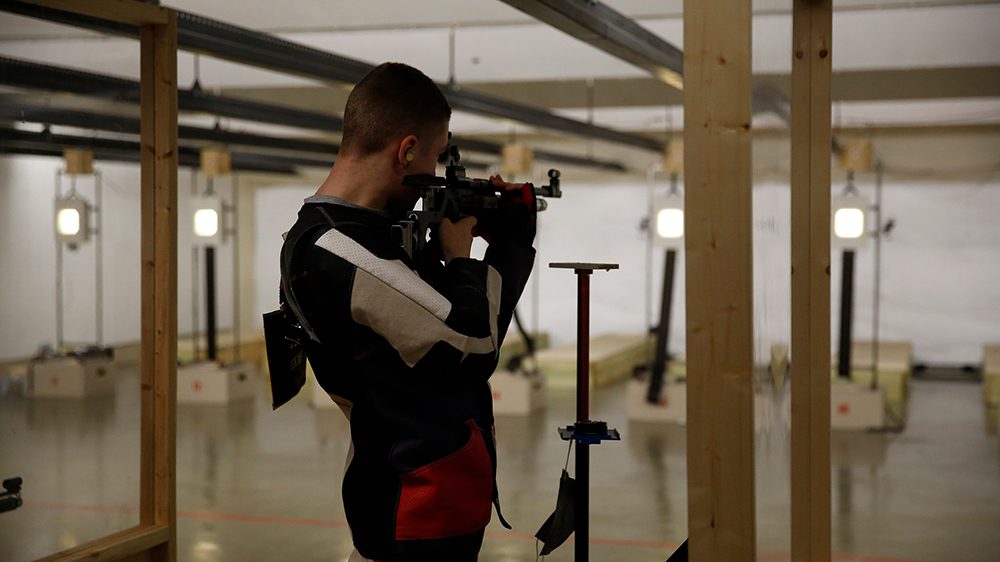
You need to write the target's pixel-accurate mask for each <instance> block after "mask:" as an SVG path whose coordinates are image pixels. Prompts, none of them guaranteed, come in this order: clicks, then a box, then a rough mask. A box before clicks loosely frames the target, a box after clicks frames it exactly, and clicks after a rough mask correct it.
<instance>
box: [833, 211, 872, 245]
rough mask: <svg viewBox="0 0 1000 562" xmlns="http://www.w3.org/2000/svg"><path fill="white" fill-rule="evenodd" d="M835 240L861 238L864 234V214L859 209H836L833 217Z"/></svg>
mask: <svg viewBox="0 0 1000 562" xmlns="http://www.w3.org/2000/svg"><path fill="white" fill-rule="evenodd" d="M833 231H834V234H836V235H837V238H861V237H862V236H864V234H865V212H864V211H862V210H861V209H848V208H845V209H837V212H836V214H834V216H833Z"/></svg>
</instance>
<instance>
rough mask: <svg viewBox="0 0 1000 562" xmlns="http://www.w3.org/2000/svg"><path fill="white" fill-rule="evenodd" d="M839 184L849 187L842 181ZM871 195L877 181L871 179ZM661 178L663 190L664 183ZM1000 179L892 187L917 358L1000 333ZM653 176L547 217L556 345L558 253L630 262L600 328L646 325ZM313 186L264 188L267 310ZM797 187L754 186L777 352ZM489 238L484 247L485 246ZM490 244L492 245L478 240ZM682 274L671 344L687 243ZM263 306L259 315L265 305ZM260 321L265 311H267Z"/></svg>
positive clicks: (655, 266) (888, 333) (901, 295)
mask: <svg viewBox="0 0 1000 562" xmlns="http://www.w3.org/2000/svg"><path fill="white" fill-rule="evenodd" d="M836 187H837V189H839V186H836ZM858 187H859V188H860V189H861V190H862V192H866V193H868V194H869V195H870V194H871V192H872V186H871V185H870V184H866V183H863V182H859V184H858ZM665 188H666V186H665V185H659V186H658V187H657V189H658V190H661V191H662V190H664V189H665ZM998 188H1000V182H995V181H994V182H993V183H990V184H982V185H970V184H968V183H964V184H943V183H917V182H908V183H898V182H896V183H894V182H892V181H888V182H887V183H886V187H885V191H884V208H885V217H886V218H894V219H895V220H896V225H897V226H896V228H895V230H894V231H893V233H892V235H891V237H889V238H888V239H886V240H885V242H884V244H883V251H882V254H883V266H882V272H883V281H882V310H881V337H882V338H883V339H904V340H910V341H912V342H913V343H914V345H915V352H916V355H917V358H918V359H919V360H922V361H928V362H937V363H978V362H979V361H980V359H981V354H982V345H983V344H984V343H986V342H991V341H992V342H996V341H1000V284H998V283H997V279H998V278H1000V219H997V217H996V209H1000V189H998ZM646 189H647V186H646V184H645V183H634V182H633V183H618V184H607V185H572V184H571V183H564V187H563V190H564V196H563V198H562V199H561V200H556V201H553V202H552V203H551V205H550V207H549V210H548V211H546V212H545V213H544V214H543V215H542V218H541V220H540V223H541V224H540V233H539V243H538V248H539V254H538V257H539V262H538V266H537V267H536V269H535V275H537V276H538V282H539V283H540V295H541V298H540V327H541V329H543V330H546V331H549V332H550V333H551V334H552V335H553V339H554V341H555V343H556V344H560V343H570V342H572V341H574V339H575V334H576V312H575V310H576V308H575V307H576V279H575V276H574V275H573V274H572V273H571V272H569V271H566V270H552V269H549V268H548V264H549V263H550V262H558V261H593V262H604V261H608V262H614V263H619V264H620V265H621V269H620V270H618V271H612V272H607V273H605V272H600V273H597V274H595V275H594V277H593V279H592V283H591V291H592V311H591V319H592V328H591V329H592V333H593V334H595V335H596V334H601V333H607V332H639V331H642V330H643V328H644V324H645V318H646V307H647V302H646V290H647V284H646V283H647V274H646V245H645V238H644V234H642V233H641V232H640V231H639V228H638V225H639V222H640V220H641V219H642V217H643V216H644V214H645V212H646V211H645V209H646ZM314 190H315V186H312V185H308V186H307V185H294V184H290V185H287V186H284V187H281V188H274V189H262V190H259V191H258V195H257V207H256V212H257V216H258V228H257V259H256V262H257V264H256V268H257V269H256V271H257V280H258V289H257V303H258V307H259V312H264V311H266V310H271V309H273V308H274V307H275V304H276V302H277V294H276V288H277V286H278V281H277V279H278V272H277V255H278V250H279V248H280V244H281V236H280V235H281V233H282V232H283V231H285V230H287V229H288V227H289V226H291V224H292V223H293V222H294V220H295V213H296V211H297V210H298V208H299V206H300V205H301V202H302V200H303V199H304V198H305V197H308V196H309V195H311V194H312V193H313V192H314ZM789 201H790V193H789V190H788V187H787V185H781V184H777V183H770V184H760V185H758V186H757V187H756V188H755V190H754V206H755V210H754V248H755V249H754V295H755V303H754V330H755V334H756V335H755V354H756V355H757V357H758V359H759V360H762V361H766V360H767V357H768V353H769V349H770V344H771V342H774V341H784V342H787V341H788V340H789V339H790V333H791V327H790V302H789V299H790V286H791V279H790V267H789V261H790V248H789V244H790V237H789V236H790V220H789ZM477 247H478V246H477ZM478 249H479V251H480V252H481V247H478ZM873 256H874V249H873V247H872V246H869V247H868V248H867V249H863V250H860V251H859V252H858V254H857V260H856V268H855V269H856V285H855V295H856V296H855V305H856V321H855V332H854V333H855V337H856V338H860V339H865V338H868V337H870V334H871V318H872V314H871V313H872V306H871V303H872V271H873V262H874V258H873ZM680 257H681V259H680V260H679V262H678V266H679V267H678V269H677V272H676V278H675V290H676V291H677V292H676V293H675V296H674V299H675V300H674V318H673V322H672V327H671V343H670V346H671V350H672V351H674V352H677V351H682V350H683V346H684V328H683V327H684V304H683V303H684V268H683V253H682V254H681V256H680ZM833 257H834V259H833V264H832V270H831V276H832V277H831V293H832V296H831V310H832V312H833V314H832V315H831V316H832V322H831V324H832V327H833V331H832V333H833V338H834V340H833V342H832V344H835V343H836V333H837V332H836V329H837V310H838V308H837V307H838V306H839V293H840V254H839V250H834V253H833ZM662 267H663V250H660V249H656V250H655V251H654V259H653V262H652V276H651V279H652V292H653V298H652V302H651V303H649V304H648V306H649V307H650V309H651V311H652V315H653V318H654V322H655V319H656V315H657V314H658V310H659V293H660V280H661V276H662ZM532 283H534V280H532V281H531V282H529V288H528V290H527V291H526V293H525V296H524V298H523V299H522V304H521V308H520V310H521V311H522V314H523V319H524V320H525V322H526V324H527V325H528V326H529V327H530V326H531V325H532V323H533V322H532V318H533V315H532V309H533V303H534V298H533V290H532ZM258 317H259V314H258ZM258 322H259V319H258Z"/></svg>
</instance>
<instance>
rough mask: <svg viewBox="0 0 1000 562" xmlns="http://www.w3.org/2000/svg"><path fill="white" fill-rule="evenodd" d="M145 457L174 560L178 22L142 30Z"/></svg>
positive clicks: (147, 510) (145, 518) (146, 500)
mask: <svg viewBox="0 0 1000 562" xmlns="http://www.w3.org/2000/svg"><path fill="white" fill-rule="evenodd" d="M140 66H141V74H142V91H141V102H142V143H141V144H142V197H141V207H142V360H141V366H142V452H141V457H142V460H141V463H140V471H141V476H140V494H139V504H140V505H139V513H140V516H139V520H140V524H141V525H142V526H150V525H157V526H161V525H162V526H166V527H167V528H168V529H169V540H168V541H167V542H166V543H165V544H164V545H162V546H160V547H158V548H157V549H155V550H154V551H153V552H152V555H153V560H155V561H157V562H173V560H175V559H176V543H177V509H176V479H175V471H176V461H175V452H176V414H177V19H176V14H175V13H174V12H170V17H169V21H168V23H167V25H156V26H152V25H147V26H143V27H142V31H141V54H140Z"/></svg>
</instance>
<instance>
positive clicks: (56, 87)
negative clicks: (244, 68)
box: [0, 57, 625, 172]
mask: <svg viewBox="0 0 1000 562" xmlns="http://www.w3.org/2000/svg"><path fill="white" fill-rule="evenodd" d="M0 84H3V85H7V86H15V87H18V88H30V89H42V90H51V91H58V92H66V93H71V94H79V95H85V96H91V97H96V98H99V99H106V100H110V101H117V102H127V103H138V101H139V83H138V82H136V81H134V80H127V79H125V78H118V77H116V76H108V75H105V74H97V73H94V72H85V71H81V70H74V69H68V68H62V67H58V66H52V65H47V64H41V63H36V62H30V61H25V60H22V59H15V58H10V57H0ZM177 105H178V109H180V110H182V111H194V112H204V113H209V114H213V115H218V116H221V117H230V118H234V119H244V120H248V121H257V122H261V123H269V124H272V125H283V126H288V127H296V128H302V129H311V130H318V131H325V132H329V133H340V132H342V131H343V120H342V119H341V118H339V117H335V116H332V115H327V114H323V113H316V112H313V111H304V110H299V109H293V108H289V107H283V106H279V105H272V104H266V103H258V102H251V101H246V100H241V99H236V98H230V97H224V96H217V95H214V94H208V93H205V92H203V91H200V90H178V100H177ZM95 128H96V127H95ZM454 140H455V143H456V144H457V145H458V146H459V147H461V148H463V149H466V150H468V151H473V152H484V153H487V154H490V155H492V156H494V157H499V154H500V150H501V148H502V145H500V144H498V143H491V142H486V141H479V140H473V139H465V138H460V137H455V138H454ZM535 157H536V158H538V159H539V160H545V161H548V162H550V163H553V164H567V165H572V166H580V167H586V168H592V169H598V170H604V171H613V172H621V171H625V166H624V165H623V164H621V163H620V162H617V161H612V160H599V159H594V158H585V157H581V156H573V155H569V154H563V153H559V152H551V151H547V150H537V151H536V152H535ZM467 166H468V167H470V168H486V167H488V165H487V164H486V163H484V162H469V163H468V164H467Z"/></svg>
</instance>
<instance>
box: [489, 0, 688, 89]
mask: <svg viewBox="0 0 1000 562" xmlns="http://www.w3.org/2000/svg"><path fill="white" fill-rule="evenodd" d="M502 1H503V2H504V3H505V4H507V5H509V6H511V7H513V8H516V9H518V10H520V11H522V12H524V13H526V14H528V15H529V16H533V17H534V18H535V19H537V20H538V21H542V22H545V23H547V24H549V25H551V26H552V27H555V28H556V29H559V30H561V31H563V32H565V33H568V34H569V35H571V36H573V37H576V38H577V39H579V40H581V41H583V42H584V43H587V44H589V45H592V46H594V47H597V48H598V49H600V50H602V51H604V52H606V53H608V54H610V55H612V56H615V57H618V58H619V59H621V60H623V61H625V62H627V63H630V64H632V65H634V66H637V67H639V68H641V69H643V70H645V71H647V72H649V73H650V74H652V75H653V76H655V77H656V78H658V79H659V80H660V81H661V82H663V83H664V84H667V85H668V86H672V87H674V88H677V89H678V90H681V89H683V88H684V53H683V52H682V51H681V50H680V49H678V48H677V47H675V46H674V45H672V44H670V43H669V42H667V41H664V40H663V39H661V38H660V37H659V36H658V35H656V34H655V33H653V32H652V31H649V30H648V29H646V28H645V27H643V26H641V25H639V24H638V23H636V22H635V21H633V20H631V19H629V18H628V17H626V16H624V15H622V14H621V13H619V12H617V11H615V10H613V9H611V8H609V7H608V6H606V5H604V4H602V3H600V2H596V1H589V0H588V1H586V2H581V1H580V0H502Z"/></svg>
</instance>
